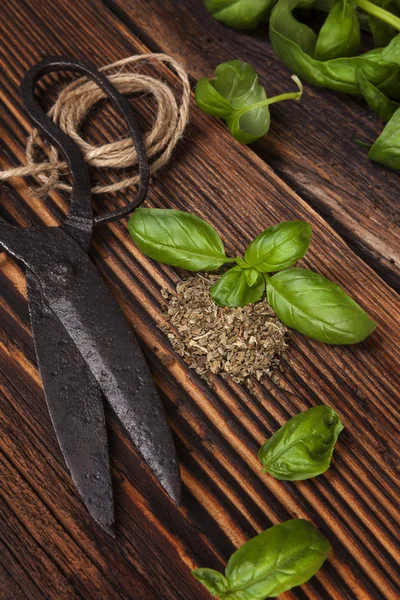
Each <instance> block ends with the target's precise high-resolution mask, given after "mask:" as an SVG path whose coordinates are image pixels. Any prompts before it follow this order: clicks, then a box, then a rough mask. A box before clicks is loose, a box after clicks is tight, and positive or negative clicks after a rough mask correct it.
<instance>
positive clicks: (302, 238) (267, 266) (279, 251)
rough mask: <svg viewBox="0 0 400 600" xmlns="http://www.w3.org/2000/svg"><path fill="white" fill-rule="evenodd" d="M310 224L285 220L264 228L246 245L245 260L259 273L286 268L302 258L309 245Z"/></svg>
mask: <svg viewBox="0 0 400 600" xmlns="http://www.w3.org/2000/svg"><path fill="white" fill-rule="evenodd" d="M311 235H312V229H311V225H309V223H305V222H304V221H285V222H284V223H279V224H278V225H274V226H273V227H269V228H268V229H265V230H264V231H263V232H262V233H260V234H259V235H258V236H257V237H256V238H255V239H254V240H253V241H252V242H251V244H250V245H249V246H248V247H247V250H246V252H245V255H244V259H245V261H246V262H247V263H248V264H249V265H252V266H253V267H255V268H256V269H257V270H258V271H260V272H261V273H272V272H275V271H281V270H282V269H286V268H287V267H290V266H291V265H293V263H295V262H296V261H297V260H300V259H301V258H303V256H304V255H305V253H306V252H307V250H308V247H309V245H310V240H311Z"/></svg>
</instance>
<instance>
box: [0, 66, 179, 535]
mask: <svg viewBox="0 0 400 600" xmlns="http://www.w3.org/2000/svg"><path fill="white" fill-rule="evenodd" d="M60 70H62V71H65V70H66V71H74V72H78V73H80V74H82V75H84V76H86V77H88V78H90V79H92V80H93V81H94V82H96V84H98V85H99V86H100V87H101V88H102V89H103V91H104V92H105V93H106V94H107V95H108V97H109V98H111V100H112V101H113V102H114V103H115V104H116V106H117V107H118V109H119V110H120V111H121V113H122V114H123V116H124V118H125V121H126V123H127V124H128V126H129V129H130V133H131V135H132V138H133V141H134V144H135V148H136V151H137V155H138V163H139V172H140V186H139V190H138V193H137V195H136V198H135V199H134V200H133V201H132V202H130V203H129V204H127V205H126V206H125V207H123V208H119V209H117V210H115V211H114V212H110V213H107V214H104V215H100V216H95V217H94V216H93V212H92V205H91V185H90V179H89V174H88V171H87V168H86V164H85V162H84V159H83V156H82V154H81V151H80V149H79V148H78V146H77V145H76V144H75V142H74V141H73V140H72V139H71V138H70V137H69V136H68V135H66V134H65V133H64V132H63V131H61V130H60V129H59V128H58V127H57V126H56V125H55V124H54V123H53V122H52V121H51V119H50V118H49V117H48V116H47V115H46V113H45V111H44V110H43V109H42V108H41V106H40V104H39V102H38V100H37V99H36V97H35V87H36V84H37V82H38V80H39V79H40V77H42V76H43V75H45V74H47V73H50V72H53V71H60ZM20 93H21V97H22V100H23V103H24V106H25V108H26V111H27V113H28V114H29V115H30V117H31V119H32V121H33V122H34V124H35V125H36V126H37V127H38V128H39V129H40V130H41V131H42V132H43V133H44V134H45V136H46V137H47V138H48V141H49V142H51V143H52V144H55V145H57V146H58V147H59V149H60V150H61V152H62V153H63V155H64V156H65V159H66V160H67V163H68V165H69V168H70V172H71V175H72V188H73V189H72V194H71V201H70V207H69V212H68V214H67V216H66V217H65V219H64V221H63V223H62V224H61V225H59V226H58V227H44V226H36V227H31V228H27V229H23V228H19V227H15V226H13V225H11V224H9V223H8V222H6V221H5V220H4V219H2V218H0V249H1V248H3V249H4V250H6V251H7V252H8V253H10V254H11V255H12V256H13V257H14V258H16V259H17V260H18V261H20V262H21V263H22V264H23V265H24V266H25V268H26V279H27V291H28V301H29V312H30V319H31V326H32V332H33V337H34V343H35V350H36V356H37V361H38V365H39V370H40V374H41V377H42V382H43V387H44V391H45V396H46V401H47V405H48V408H49V412H50V415H51V419H52V422H53V425H54V429H55V431H56V434H57V438H58V441H59V444H60V447H61V450H62V452H63V455H64V458H65V462H66V463H67V465H68V468H69V470H70V472H71V475H72V478H73V480H74V482H75V485H76V487H77V488H78V490H79V493H80V494H81V496H82V499H83V501H84V503H85V505H86V506H87V508H88V510H89V512H90V513H91V515H92V516H93V517H94V519H95V520H96V521H97V522H98V523H99V524H100V525H101V527H102V528H103V529H104V530H105V531H107V532H108V533H110V534H111V535H113V531H114V505H113V494H112V484H111V478H110V467H109V453H108V445H107V435H106V426H105V417H104V407H103V398H106V400H107V401H108V403H109V405H110V406H111V408H112V409H113V410H114V412H115V413H116V414H117V416H118V417H119V419H120V421H121V423H122V424H123V426H124V427H125V429H126V431H127V432H128V434H129V436H130V438H131V440H132V442H133V443H134V445H135V446H136V448H137V450H138V451H139V452H140V453H141V455H142V456H143V458H144V460H145V461H146V462H147V464H148V465H149V467H150V469H151V470H152V471H153V473H154V474H155V475H156V477H157V478H158V480H159V481H160V483H161V485H162V486H163V487H164V489H165V490H166V491H167V493H168V494H169V495H170V497H171V498H172V499H173V500H174V501H175V502H176V503H179V500H180V493H181V480H180V475H179V466H178V462H177V457H176V453H175V448H174V444H173V440H172V435H171V431H170V428H169V426H168V422H167V419H166V415H165V413H164V409H163V406H162V403H161V400H160V398H159V395H158V392H157V389H156V387H155V385H154V382H153V380H152V377H151V374H150V371H149V368H148V365H147V363H146V361H145V359H144V356H143V354H142V351H141V349H140V347H139V344H138V342H137V340H136V338H135V335H134V333H133V331H132V329H131V327H130V325H129V323H128V322H127V321H126V319H125V317H124V315H123V313H122V311H121V309H120V307H119V306H118V304H117V302H116V300H115V299H114V297H113V296H112V294H111V292H110V290H109V289H108V288H107V286H106V284H105V283H104V281H103V279H102V277H101V276H100V274H99V273H98V271H97V269H96V268H95V266H94V264H93V263H92V261H91V260H90V259H89V257H88V255H87V252H88V248H89V244H90V241H91V237H92V231H93V227H94V225H98V224H100V223H108V222H110V221H116V220H118V219H121V218H123V217H125V216H126V215H128V214H129V213H131V212H132V211H133V210H134V209H135V208H136V207H137V206H139V205H140V204H141V203H142V202H143V200H144V199H145V197H146V194H147V190H148V184H149V168H148V161H147V155H146V150H145V145H144V142H143V138H142V135H141V132H140V129H139V127H138V124H137V121H136V118H135V115H134V113H133V110H132V107H131V104H130V103H129V101H128V100H127V98H125V97H124V96H122V94H120V93H119V92H118V91H117V90H116V89H115V88H114V86H113V85H112V84H111V83H110V82H109V81H108V80H107V78H106V77H104V75H102V74H101V73H99V72H98V71H97V70H96V68H95V67H93V66H92V65H90V64H88V63H84V62H81V61H76V60H74V59H70V58H65V57H56V58H47V59H45V60H43V61H42V62H41V63H39V64H37V65H36V66H34V67H33V68H32V69H30V71H29V72H28V73H27V74H26V75H25V77H24V79H23V81H22V84H21V88H20Z"/></svg>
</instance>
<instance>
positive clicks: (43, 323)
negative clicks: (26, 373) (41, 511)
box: [26, 271, 114, 535]
mask: <svg viewBox="0 0 400 600" xmlns="http://www.w3.org/2000/svg"><path fill="white" fill-rule="evenodd" d="M26 275H27V290H28V301H29V312H30V317H31V326H32V332H33V338H34V342H35V350H36V356H37V360H38V364H39V370H40V374H41V377H42V382H43V387H44V391H45V396H46V401H47V406H48V408H49V412H50V416H51V420H52V422H53V425H54V429H55V432H56V435H57V439H58V442H59V444H60V447H61V450H62V453H63V455H64V459H65V462H66V463H67V466H68V468H69V470H70V472H71V476H72V479H73V481H74V483H75V485H76V487H77V489H78V491H79V493H80V495H81V496H82V499H83V501H84V503H85V505H86V506H87V508H88V510H89V512H90V514H91V515H92V517H93V518H94V519H95V520H96V521H97V523H99V525H100V526H101V527H102V528H103V529H104V530H105V531H106V532H107V533H109V534H110V535H114V533H113V525H114V506H113V496H112V484H111V477H110V468H109V459H108V444H107V432H106V426H105V419H104V408H103V400H102V394H101V391H100V388H99V386H98V384H97V382H96V380H95V379H94V377H93V375H92V373H91V372H90V370H89V369H88V368H87V365H86V363H85V361H84V360H83V358H82V356H81V354H80V352H79V351H78V349H77V348H76V346H75V345H74V343H73V341H72V340H71V338H70V337H69V336H68V334H67V332H66V331H65V329H64V327H63V326H62V324H61V323H60V321H59V319H58V318H57V316H56V315H55V314H54V312H53V311H52V310H51V309H50V308H49V307H48V306H46V304H44V303H43V301H42V296H43V294H42V290H41V287H40V283H39V282H38V280H37V279H36V277H35V276H34V275H33V274H32V273H31V272H30V271H27V274H26Z"/></svg>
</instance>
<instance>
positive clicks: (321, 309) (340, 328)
mask: <svg viewBox="0 0 400 600" xmlns="http://www.w3.org/2000/svg"><path fill="white" fill-rule="evenodd" d="M267 294H268V302H269V304H270V305H271V306H272V308H273V309H274V311H275V312H276V314H277V315H278V317H279V318H280V320H281V321H282V322H283V323H285V325H287V326H288V327H293V329H296V330H297V331H299V332H300V333H303V334H304V335H308V336H309V337H311V338H314V339H316V340H319V341H320V342H326V343H328V344H355V343H357V342H361V341H362V340H364V339H365V338H366V337H367V336H368V335H369V334H370V333H372V332H373V331H374V329H375V327H376V323H375V322H374V321H372V320H371V319H370V318H369V317H368V315H367V314H366V313H365V312H364V311H363V309H362V308H361V307H360V306H359V305H358V304H357V303H356V302H354V300H352V299H351V298H350V297H349V296H348V295H347V294H346V292H344V291H343V290H342V289H341V288H340V287H339V286H338V285H336V284H335V283H332V282H331V281H329V279H326V277H323V276H322V275H319V274H318V273H314V272H313V271H307V270H306V269H296V268H292V269H287V270H286V271H281V272H280V273H277V274H276V275H273V276H272V277H270V278H269V279H268V281H267Z"/></svg>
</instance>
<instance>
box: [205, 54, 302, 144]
mask: <svg viewBox="0 0 400 600" xmlns="http://www.w3.org/2000/svg"><path fill="white" fill-rule="evenodd" d="M294 80H295V82H296V84H297V85H298V87H299V91H298V92H290V93H287V94H281V95H279V96H274V97H273V98H267V96H266V94H265V90H264V88H263V87H262V86H261V85H260V84H259V83H258V75H257V73H256V72H255V70H254V69H253V67H252V66H251V65H249V64H248V63H245V62H242V61H240V60H231V61H229V62H226V63H222V64H220V65H219V66H218V67H217V68H216V71H215V77H214V79H211V80H210V81H208V80H207V79H204V78H203V79H200V80H199V81H198V83H197V85H196V90H195V99H196V103H197V105H198V106H199V108H201V109H202V110H203V111H204V112H206V113H207V114H209V115H212V116H214V117H220V118H223V119H225V121H226V123H227V125H228V127H229V131H230V132H231V134H232V135H233V137H234V138H235V139H236V140H238V141H239V142H241V143H242V144H250V143H251V142H254V141H255V140H258V139H259V138H260V137H262V136H264V135H265V134H266V133H267V131H268V129H269V126H270V114H269V104H273V103H275V102H280V101H282V100H298V99H299V98H300V97H301V94H302V87H301V83H300V81H299V80H298V78H294Z"/></svg>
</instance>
